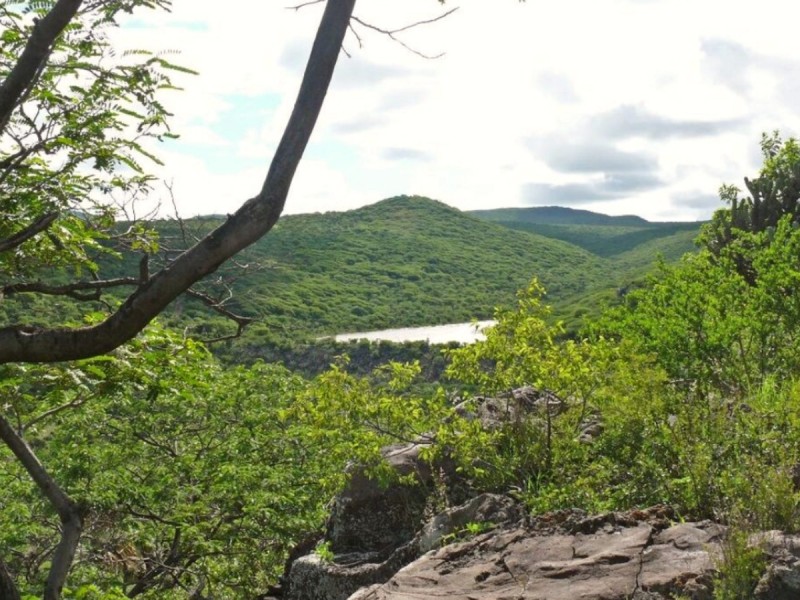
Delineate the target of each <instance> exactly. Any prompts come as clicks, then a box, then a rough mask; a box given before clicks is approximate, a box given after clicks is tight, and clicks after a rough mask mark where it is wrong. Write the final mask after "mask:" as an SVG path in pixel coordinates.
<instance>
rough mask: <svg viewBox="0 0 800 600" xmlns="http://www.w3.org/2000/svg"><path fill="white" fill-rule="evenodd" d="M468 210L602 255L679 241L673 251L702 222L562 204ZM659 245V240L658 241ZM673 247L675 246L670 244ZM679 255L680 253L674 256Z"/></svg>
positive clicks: (684, 246)
mask: <svg viewBox="0 0 800 600" xmlns="http://www.w3.org/2000/svg"><path fill="white" fill-rule="evenodd" d="M468 214H470V215H472V216H475V217H478V218H480V219H484V220H486V221H489V222H492V223H497V224H499V225H504V226H505V227H509V228H511V229H517V230H519V231H528V232H530V233H536V234H539V235H543V236H546V237H549V238H552V239H556V240H561V241H564V242H568V243H570V244H574V245H576V246H580V247H581V248H583V249H584V250H588V251H589V252H591V253H592V254H596V255H598V256H602V257H606V258H608V257H613V256H618V255H621V254H623V253H626V252H630V251H633V250H635V249H636V248H638V247H640V246H642V245H643V244H647V243H649V242H658V241H659V240H661V242H662V245H665V247H670V244H669V243H667V244H664V243H663V242H664V241H665V240H666V239H672V240H673V241H677V240H679V241H677V245H676V246H675V249H674V251H673V252H671V254H673V255H674V254H675V253H676V252H677V255H678V256H679V255H680V254H683V253H684V252H688V251H689V250H690V249H691V240H692V239H694V238H695V237H696V236H697V234H698V233H699V231H700V225H701V223H687V222H650V221H646V220H645V219H642V218H641V217H637V216H631V215H625V216H619V217H612V216H609V215H603V214H600V213H595V212H591V211H588V210H576V209H573V208H563V207H559V206H543V207H530V208H501V209H496V210H476V211H470V212H469V213H468ZM656 245H658V244H656ZM670 249H671V250H672V248H671V247H670ZM674 257H675V258H677V256H674Z"/></svg>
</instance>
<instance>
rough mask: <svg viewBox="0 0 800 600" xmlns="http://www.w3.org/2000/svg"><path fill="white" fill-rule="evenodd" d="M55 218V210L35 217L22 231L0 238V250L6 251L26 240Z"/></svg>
mask: <svg viewBox="0 0 800 600" xmlns="http://www.w3.org/2000/svg"><path fill="white" fill-rule="evenodd" d="M57 218H58V213H57V212H51V213H47V214H46V215H42V216H41V217H39V218H38V219H36V220H35V221H34V222H33V223H31V224H30V225H28V226H27V227H26V228H25V229H23V230H22V231H19V232H17V233H15V234H14V235H12V236H11V237H10V238H6V239H4V240H0V252H8V251H9V250H13V249H14V248H16V247H17V246H19V245H20V244H23V243H24V242H27V241H28V240H29V239H31V238H32V237H33V236H35V235H36V234H38V233H41V232H42V231H44V230H45V229H47V228H48V227H50V225H52V224H53V221H55V220H56V219H57Z"/></svg>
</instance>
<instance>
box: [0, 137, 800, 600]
mask: <svg viewBox="0 0 800 600" xmlns="http://www.w3.org/2000/svg"><path fill="white" fill-rule="evenodd" d="M792 147H793V146H792V144H791V143H787V144H786V145H785V147H784V146H782V147H781V148H780V149H778V152H777V154H776V156H777V157H778V158H779V159H783V158H785V155H789V156H791V154H790V153H791V151H792ZM784 148H785V153H784ZM768 161H769V159H768ZM768 164H769V163H768ZM767 176H769V171H768V170H766V169H765V171H763V174H762V177H767ZM432 208H433V209H435V210H437V211H440V212H441V213H446V214H447V219H449V222H451V223H452V222H453V219H456V218H460V219H463V220H462V221H457V222H461V223H463V225H464V228H465V229H461V230H459V231H458V235H456V237H459V236H460V235H463V234H464V233H465V232H467V231H470V229H469V227H471V226H473V224H474V223H478V225H479V226H481V227H485V225H483V224H482V223H480V222H479V221H476V220H474V219H471V218H469V217H464V216H462V215H459V214H458V213H455V215H456V216H453V215H452V214H450V213H453V212H454V211H452V209H449V208H447V207H444V206H442V205H438V204H434V203H432V202H430V201H427V200H421V199H407V198H400V199H396V200H394V201H390V202H387V203H383V204H379V205H376V206H374V207H370V208H369V209H363V210H362V211H356V212H355V213H345V214H340V215H334V218H335V219H337V220H338V221H339V222H340V227H339V229H343V228H342V227H341V223H345V224H350V225H352V224H353V223H354V222H356V223H361V226H362V227H364V229H363V231H361V232H360V235H361V237H362V238H363V239H370V238H371V237H380V235H381V234H380V232H381V231H384V229H383V227H384V225H383V224H384V223H385V222H386V220H387V219H386V215H383V214H381V213H382V212H383V211H391V214H392V215H393V219H394V220H395V221H396V220H399V219H401V218H402V216H403V215H405V218H406V219H407V220H406V221H405V222H404V224H403V225H402V226H399V227H398V229H404V228H407V227H408V226H409V224H410V223H412V222H415V219H417V218H418V216H419V214H424V215H428V214H430V211H431V210H432ZM354 214H355V215H356V216H357V217H358V218H357V219H354V217H353V215H354ZM365 215H366V217H369V216H370V215H372V218H373V223H374V224H375V228H376V230H375V231H373V232H372V233H370V228H369V227H368V226H367V225H364V224H363V222H364V221H365ZM718 218H721V217H718ZM315 219H319V217H314V216H305V217H296V218H295V219H293V220H292V219H288V220H287V223H288V224H289V225H288V227H287V229H291V228H292V227H296V228H298V230H299V229H300V228H302V227H311V232H310V233H307V237H305V238H303V239H305V240H311V239H317V238H322V239H326V240H328V241H326V242H325V244H327V245H326V246H325V247H326V248H327V253H328V254H335V253H336V252H339V253H340V254H339V255H338V256H342V255H343V254H342V253H343V252H345V250H346V248H345V246H344V245H343V244H344V241H343V240H342V239H341V238H340V237H338V234H337V233H336V231H337V230H336V229H333V228H328V229H327V230H326V231H327V233H326V232H323V231H322V230H315V229H314V228H313V227H314V225H315V223H319V221H315ZM366 220H367V221H368V220H369V219H366ZM444 222H445V220H444V219H441V220H433V223H434V224H439V223H444ZM284 226H285V227H286V224H284ZM420 226H421V225H420ZM709 227H710V228H713V227H714V225H713V224H712V225H709ZM285 230H286V229H285ZM285 230H284V231H285ZM487 230H488V231H492V228H491V227H490V228H488V229H487ZM280 231H281V230H280V228H279V229H278V230H276V234H278V233H280ZM501 231H505V232H506V235H508V233H507V232H508V230H502V229H501ZM734 231H735V233H734V234H733V235H732V236H731V238H730V239H729V240H728V242H727V243H725V244H724V245H715V246H713V247H710V246H708V245H706V246H704V247H701V249H700V251H699V252H696V253H692V254H688V255H686V256H685V257H684V258H683V259H682V260H680V261H679V262H677V263H676V264H672V265H670V264H667V263H665V262H662V263H661V264H660V265H659V267H658V269H657V270H656V272H655V273H654V274H652V275H651V277H650V278H649V279H647V280H645V281H643V282H641V283H640V284H639V285H638V286H636V287H635V289H631V290H630V291H629V292H628V293H627V294H626V295H625V296H624V298H623V301H622V302H621V303H620V304H619V305H618V306H616V307H615V308H613V309H611V310H609V311H607V312H606V314H605V315H604V316H603V317H602V318H601V319H598V320H596V321H594V323H593V325H592V327H591V328H590V329H589V330H587V331H588V333H587V334H586V335H585V336H584V337H572V338H566V337H565V336H564V327H563V325H561V324H559V323H557V322H554V320H553V318H552V314H551V312H550V309H549V308H548V307H547V306H546V305H545V303H544V287H543V286H542V284H541V283H539V282H538V281H534V282H533V283H531V284H529V285H528V286H527V288H526V289H525V290H524V291H523V292H520V293H519V295H518V297H517V301H516V305H515V306H513V307H506V308H501V309H498V310H497V311H496V312H495V314H494V316H495V318H496V319H497V321H498V324H497V326H495V327H494V328H493V329H491V330H490V331H489V333H488V336H487V339H486V341H484V342H479V343H476V344H473V345H471V346H465V347H453V348H451V349H450V350H449V351H448V352H447V359H448V360H449V365H448V366H447V367H446V371H445V374H446V378H447V381H446V382H443V383H446V387H445V386H444V385H440V386H435V387H432V386H430V385H428V386H422V387H421V386H419V384H418V382H419V378H420V373H421V367H420V365H419V364H411V365H402V364H399V363H397V362H390V363H389V364H386V365H382V366H381V365H378V366H377V367H376V368H375V369H373V370H372V371H371V372H369V373H367V372H366V370H365V369H364V368H363V366H362V368H361V370H360V371H359V372H348V368H347V358H341V359H338V360H337V359H336V358H335V356H334V355H335V354H336V353H337V352H338V351H339V350H340V349H342V348H341V346H339V345H337V344H334V343H333V342H325V344H327V345H328V349H327V350H325V353H324V354H323V355H321V356H322V357H324V360H325V361H326V362H329V361H332V362H334V363H335V364H334V366H332V367H330V368H329V369H327V370H324V371H322V372H320V371H319V370H312V369H309V370H308V371H307V372H306V374H305V377H303V376H301V375H298V374H294V373H291V372H289V371H288V370H286V369H284V368H282V367H278V366H268V365H265V364H264V363H262V362H259V361H255V362H253V361H252V359H253V358H254V357H253V356H251V357H250V359H251V360H250V361H249V362H253V364H251V365H250V366H231V365H227V366H226V365H224V364H222V363H221V362H220V361H219V360H218V359H216V358H215V357H214V356H213V355H211V354H210V353H209V352H208V351H207V350H206V349H205V348H204V347H203V346H202V344H200V343H198V342H194V341H191V340H189V339H185V338H184V337H183V336H181V335H176V334H174V333H172V332H170V330H169V329H159V328H152V329H150V330H149V332H148V333H147V335H145V336H142V337H140V338H139V339H138V340H137V341H135V342H133V343H131V344H129V345H127V346H125V347H122V348H120V349H118V350H117V351H116V352H115V353H113V354H111V355H107V356H102V357H98V358H94V359H88V360H85V361H81V362H77V363H64V364H61V365H56V366H25V365H8V366H5V367H4V368H3V369H4V370H3V373H2V377H0V387H1V388H2V390H1V391H2V393H3V397H4V398H5V399H6V407H5V414H6V415H7V416H8V419H9V420H10V421H11V422H14V423H16V424H17V426H16V427H17V429H18V431H20V432H21V433H23V434H24V435H25V437H26V440H28V441H29V444H30V445H31V447H33V448H36V452H37V455H38V456H39V457H40V458H41V459H42V461H43V462H44V463H45V464H48V465H51V466H50V469H51V474H52V476H53V478H54V479H55V480H57V481H58V482H59V483H60V485H61V486H63V487H64V489H65V490H67V492H68V493H69V495H70V497H72V498H74V499H75V502H76V503H78V505H79V506H80V507H81V510H82V511H84V513H83V514H84V515H85V517H84V519H85V521H84V530H83V532H82V537H81V543H80V546H79V552H80V557H81V559H80V560H79V561H78V562H76V563H75V565H74V566H73V567H72V569H71V574H70V584H71V586H72V588H71V590H72V591H70V592H68V597H79V596H80V595H81V594H83V595H84V596H85V595H87V594H90V593H94V592H92V590H99V591H98V592H97V594H101V593H102V594H111V595H107V596H106V597H113V594H117V595H119V594H126V595H128V596H140V597H143V598H175V599H180V598H186V597H188V596H189V595H190V593H191V591H192V590H195V589H198V586H200V587H201V588H202V589H203V590H204V592H203V593H205V594H212V595H214V597H219V598H237V597H242V596H243V595H245V596H247V595H255V594H258V593H264V592H265V591H266V590H267V589H268V587H269V585H270V583H271V582H274V581H275V579H276V577H277V576H278V574H279V572H280V570H281V568H282V565H283V560H284V558H285V556H286V553H287V551H288V549H289V548H290V547H291V545H292V544H293V543H295V542H297V541H299V540H303V539H306V538H308V537H309V535H311V534H313V533H314V532H316V531H318V530H319V528H320V527H321V525H322V523H323V520H324V518H325V510H326V508H325V507H326V504H327V501H328V499H329V498H330V496H331V494H333V493H334V492H335V491H336V490H337V489H339V488H340V487H341V486H342V485H343V483H344V482H345V479H346V472H347V471H346V465H347V464H350V463H351V462H353V461H355V462H357V463H359V464H361V465H364V466H365V468H367V469H368V471H369V472H370V473H371V474H372V475H373V476H375V477H377V478H379V479H380V478H386V477H390V476H391V473H390V472H389V471H388V469H387V468H386V466H385V465H383V464H382V463H381V461H380V459H379V456H380V455H379V449H380V447H381V446H382V445H384V444H387V443H390V442H394V441H397V440H398V439H399V440H409V439H415V438H417V437H418V436H420V435H422V434H430V433H433V434H435V439H436V443H435V444H434V445H433V447H431V448H430V449H429V451H428V453H427V455H428V457H429V458H430V459H435V458H436V457H437V456H440V455H441V454H442V453H446V454H447V455H448V456H450V457H452V458H453V459H454V460H456V462H457V464H458V465H459V468H460V473H461V474H462V476H463V477H464V478H465V480H466V481H467V483H468V484H469V485H470V486H471V487H472V488H473V489H475V490H493V491H501V492H505V493H510V494H512V495H514V496H516V497H517V498H518V499H519V500H520V501H521V502H523V503H524V504H525V505H526V506H527V507H528V509H529V510H531V511H532V512H537V513H538V512H543V511H549V510H554V509H562V508H576V507H577V508H583V509H586V510H590V511H604V510H619V509H625V508H633V507H642V506H647V505H652V504H661V503H666V504H670V505H671V506H673V507H674V508H675V509H676V511H677V512H678V514H679V515H680V516H681V517H682V518H713V519H716V520H721V521H723V522H726V523H730V524H732V525H733V526H734V528H733V530H732V531H733V533H732V534H731V537H730V539H729V540H728V542H727V545H726V548H725V554H724V555H723V557H722V559H721V562H720V563H719V565H718V566H719V571H720V574H719V577H718V580H717V581H716V587H715V590H716V591H715V594H716V597H717V598H720V599H728V598H743V597H747V594H749V593H752V586H753V585H754V582H755V580H756V579H757V577H758V574H759V573H760V569H762V568H763V562H762V560H763V559H762V556H761V553H760V550H759V549H757V548H754V547H752V546H751V545H750V544H749V543H748V538H747V532H750V531H757V530H764V529H773V528H778V529H783V530H787V531H798V530H800V491H798V488H797V486H796V481H795V477H796V465H798V464H800V377H799V376H798V375H799V374H800V350H798V348H800V344H798V336H800V303H798V301H797V299H798V298H800V229H798V228H797V227H796V226H795V225H794V222H793V218H792V216H791V215H785V216H784V217H783V218H781V219H779V220H778V222H777V223H776V225H775V226H774V227H768V228H765V229H763V230H760V231H744V230H734ZM396 233H397V235H398V236H400V235H401V234H400V231H397V232H396ZM706 234H707V232H706ZM325 235H327V236H328V237H327V238H325V237H324V236H325ZM443 235H444V232H443V231H441V230H437V231H436V236H434V238H435V239H440V238H442V236H443ZM519 235H522V236H529V235H530V234H526V233H524V232H521V233H519ZM276 237H277V236H276ZM278 239H279V241H280V239H281V238H278ZM286 239H289V238H283V240H284V241H285V240H286ZM513 239H514V240H515V241H517V240H519V239H529V238H513ZM530 239H537V240H538V239H539V238H537V237H535V236H531V238H530ZM707 239H709V238H708V237H707V235H705V236H703V237H701V244H702V243H703V240H707ZM276 243H277V242H276ZM309 243H311V242H310V241H309ZM556 247H557V248H559V249H564V251H565V252H566V250H567V249H569V248H570V247H569V246H567V245H565V244H563V243H559V244H558V245H557V246H556ZM361 249H362V250H363V248H361ZM417 250H418V249H417V248H413V249H412V250H410V251H409V256H410V257H413V256H414V253H415V252H417ZM273 251H274V252H278V249H274V248H273ZM309 251H310V250H308V249H305V250H304V249H303V247H302V246H301V245H296V246H291V247H286V248H283V250H282V252H283V253H282V254H281V253H278V254H277V255H276V256H277V258H274V259H273V260H276V264H277V261H278V259H280V260H282V261H286V264H289V263H290V262H291V261H292V260H293V258H294V257H295V256H298V255H299V256H301V257H306V258H308V256H310V255H309V254H307V252H309ZM573 251H574V250H573ZM304 252H305V253H304ZM579 252H580V254H579V255H580V256H588V257H590V259H591V260H593V261H600V260H601V259H600V258H599V257H591V255H589V254H588V253H585V252H583V251H579ZM265 256H266V255H265ZM438 256H441V257H442V259H446V260H454V259H455V257H454V256H450V255H448V254H447V249H446V248H439V255H438ZM564 256H566V254H565V255H564ZM353 257H355V254H354V255H353ZM303 260H305V259H303ZM466 260H471V259H469V258H468V259H466ZM631 260H633V259H631ZM743 265H744V266H746V268H744V269H743V268H742V266H743ZM409 268H410V267H409ZM275 271H280V269H278V268H276V269H275ZM323 274H324V273H323ZM323 274H320V275H323ZM384 277H389V276H387V275H386V273H384V274H383V275H381V274H380V273H379V274H378V276H376V278H375V280H376V281H383V278H384ZM389 278H390V279H394V278H392V277H389ZM276 285H277V284H276ZM386 289H391V288H390V287H387V288H386ZM98 318H99V317H98ZM325 344H322V346H324V345H325ZM351 348H353V349H354V350H355V352H354V354H357V353H358V352H363V353H367V354H369V353H373V354H377V356H378V358H377V359H376V362H377V363H380V362H381V359H382V358H383V355H382V354H381V353H382V352H384V351H385V352H388V353H390V354H391V353H395V352H396V353H398V354H397V355H395V356H394V358H409V357H410V356H403V353H404V352H410V353H411V356H413V355H415V354H420V355H424V354H425V353H427V352H428V351H429V348H427V347H425V346H424V345H421V346H420V347H419V348H416V349H411V350H408V349H403V348H395V347H391V346H388V347H387V349H386V350H376V349H375V348H374V347H372V346H369V345H367V344H356V345H354V346H351ZM286 351H287V352H288V351H290V349H287V350H286ZM373 358H374V357H373ZM363 360H364V361H366V360H367V359H366V358H363ZM365 364H366V362H365ZM444 367H445V364H444V361H443V360H442V362H440V363H438V367H437V368H440V369H441V368H444ZM523 385H530V386H533V387H535V388H537V389H540V390H547V391H548V392H549V393H550V394H552V398H553V399H554V401H553V402H552V403H550V402H548V403H547V404H546V405H544V406H542V407H540V408H539V409H538V410H537V411H534V412H533V413H532V414H531V415H530V416H529V417H528V418H518V419H515V420H513V422H510V423H508V424H507V425H505V426H503V427H500V428H497V429H495V430H484V429H482V428H481V426H480V424H479V423H478V422H477V421H476V420H469V419H465V418H464V417H462V416H459V415H458V414H456V413H455V411H454V407H453V405H452V404H451V402H450V400H449V398H451V397H452V392H453V390H455V391H461V392H462V394H463V393H467V394H469V393H472V392H475V391H477V392H480V393H483V394H493V395H496V394H503V393H508V392H509V391H510V390H512V389H514V388H517V387H520V386H523ZM587 431H591V432H592V433H591V434H587V433H586V432H587ZM587 436H588V437H587ZM0 462H2V464H3V469H2V470H0V504H1V505H3V506H5V507H8V508H9V510H8V511H7V514H6V513H4V515H3V520H4V528H3V529H2V533H0V535H1V536H2V538H0V541H1V542H2V545H3V546H4V547H7V548H9V549H10V552H9V553H8V555H7V556H6V557H5V559H4V560H5V561H6V564H7V566H8V569H9V570H10V571H11V572H12V573H14V574H15V577H16V580H17V582H18V585H19V587H20V588H21V589H22V590H23V592H24V593H29V592H30V593H36V590H38V589H41V586H42V581H43V579H44V577H45V576H46V573H47V570H48V568H49V563H48V557H49V552H50V550H49V548H51V547H52V542H53V534H52V531H53V530H54V528H55V526H56V523H57V520H58V516H57V515H56V514H54V513H53V511H52V509H51V508H50V507H49V503H48V502H46V501H45V500H44V499H43V498H42V497H41V495H40V492H39V490H38V488H37V487H36V486H34V485H33V484H32V483H31V482H30V481H29V479H28V478H27V475H26V472H25V470H24V469H23V468H22V466H21V465H20V464H19V462H18V461H17V460H15V459H14V457H13V456H12V454H11V453H10V452H8V451H6V450H4V451H3V452H2V453H0ZM473 529H474V531H473ZM476 532H479V529H478V528H477V526H476V527H474V528H470V527H467V528H465V531H464V532H461V533H463V534H464V535H469V534H472V533H476ZM254 549H255V551H254ZM326 550H327V549H326V547H325V546H320V547H319V548H318V550H317V553H318V554H319V555H320V556H321V557H322V558H323V559H332V558H333V557H332V556H331V555H330V552H328V551H326ZM98 597H102V596H98Z"/></svg>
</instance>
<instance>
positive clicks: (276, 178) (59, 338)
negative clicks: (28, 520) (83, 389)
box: [0, 0, 355, 364]
mask: <svg viewBox="0 0 800 600" xmlns="http://www.w3.org/2000/svg"><path fill="white" fill-rule="evenodd" d="M62 1H65V0H59V4H60V3H61V2H62ZM75 1H76V0H73V2H75ZM354 5H355V0H328V2H327V4H326V6H325V12H324V13H323V16H322V20H321V22H320V26H319V29H318V30H317V35H316V38H315V40H314V45H313V47H312V50H311V56H310V57H309V60H308V65H307V67H306V71H305V73H304V75H303V82H302V84H301V86H300V92H299V94H298V97H297V101H296V103H295V106H294V110H293V111H292V115H291V117H290V118H289V123H288V125H287V126H286V129H285V130H284V134H283V137H282V138H281V141H280V143H279V145H278V149H277V150H276V152H275V156H274V158H273V160H272V164H271V165H270V168H269V172H268V174H267V178H266V180H265V182H264V185H263V187H262V189H261V192H260V193H259V194H258V195H257V196H255V197H254V198H251V199H250V200H248V201H247V202H245V203H244V204H243V205H242V206H241V208H239V210H237V211H236V212H235V213H234V214H233V215H231V216H229V217H228V219H227V220H226V221H225V223H223V224H222V225H220V226H219V227H218V228H217V229H215V230H214V231H212V232H211V233H210V234H208V235H207V236H206V237H204V238H203V239H202V240H200V241H199V242H198V243H197V244H195V245H194V246H193V247H192V248H190V249H189V250H187V251H186V252H184V253H183V254H181V255H180V256H178V257H177V258H176V259H175V261H174V262H173V263H172V264H170V265H168V266H167V267H165V268H164V269H162V270H161V271H159V272H158V273H156V274H155V275H153V276H152V277H151V278H150V279H149V280H148V281H147V283H146V284H144V285H143V286H141V287H140V288H138V289H137V290H136V291H135V292H134V293H133V294H131V296H129V297H128V299H127V300H126V301H125V303H124V304H123V305H122V306H121V307H120V308H119V309H118V310H117V311H116V312H115V313H114V314H112V315H111V316H110V317H109V318H108V319H106V320H105V321H103V322H102V323H99V324H98V325H94V326H91V327H82V328H78V329H67V328H59V329H47V328H42V327H34V326H25V325H14V326H10V327H4V328H2V329H0V364H2V363H7V362H15V361H17V362H57V361H64V360H73V359H79V358H87V357H90V356H97V355H98V354H103V353H106V352H109V351H111V350H113V349H114V348H116V347H117V346H119V345H121V344H123V343H125V342H126V341H128V340H129V339H131V338H132V337H134V336H135V335H136V334H137V333H139V332H140V331H141V330H142V329H144V327H145V326H146V325H147V324H148V323H149V322H150V321H151V320H152V319H154V318H155V317H156V316H157V315H158V314H159V313H160V312H161V311H162V310H164V308H166V307H167V306H168V305H169V304H170V302H172V301H173V300H174V299H175V298H177V297H178V296H179V295H180V294H182V293H183V292H185V291H186V290H188V289H189V288H190V287H191V285H192V284H194V283H195V282H197V281H199V280H200V279H202V278H203V277H205V276H206V275H208V274H210V273H213V272H214V271H216V270H217V268H219V266H220V265H221V264H222V263H224V262H225V261H226V260H228V259H229V258H231V257H232V256H234V255H235V254H236V253H238V252H239V251H241V250H242V249H244V248H246V247H247V246H249V245H251V244H253V243H254V242H256V241H257V240H258V239H260V238H261V237H262V236H263V235H264V234H266V233H267V232H268V231H269V230H270V229H272V227H273V226H274V225H275V223H276V222H277V220H278V217H280V215H281V213H282V212H283V208H284V206H285V204H286V198H287V196H288V194H289V188H290V186H291V183H292V179H293V178H294V174H295V171H296V170H297V166H298V164H299V163H300V159H301V158H302V156H303V152H304V151H305V148H306V146H307V144H308V141H309V139H310V137H311V133H312V131H313V129H314V125H315V124H316V122H317V118H318V117H319V113H320V111H321V109H322V104H323V101H324V100H325V95H326V94H327V91H328V87H329V85H330V81H331V78H332V76H333V71H334V68H335V66H336V61H337V59H338V57H339V49H340V48H341V45H342V40H343V39H344V36H345V33H346V32H347V27H348V24H349V23H350V17H351V15H352V12H353V7H354ZM57 6H58V5H57Z"/></svg>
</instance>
